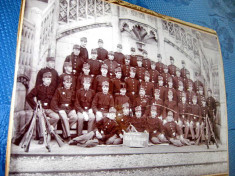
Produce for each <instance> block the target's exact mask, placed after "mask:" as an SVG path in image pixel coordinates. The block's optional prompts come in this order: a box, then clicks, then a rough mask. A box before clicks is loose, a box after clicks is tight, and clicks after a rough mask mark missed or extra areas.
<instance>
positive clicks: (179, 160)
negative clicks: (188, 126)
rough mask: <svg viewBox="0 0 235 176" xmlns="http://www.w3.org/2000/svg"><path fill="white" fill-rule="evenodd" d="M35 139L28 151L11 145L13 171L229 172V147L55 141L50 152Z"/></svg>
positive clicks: (137, 173)
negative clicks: (87, 145)
mask: <svg viewBox="0 0 235 176" xmlns="http://www.w3.org/2000/svg"><path fill="white" fill-rule="evenodd" d="M36 142H37V141H32V145H31V148H30V151H29V153H25V152H24V151H23V149H21V148H20V147H18V146H14V145H13V146H12V149H13V150H12V151H14V152H12V155H11V161H10V162H11V163H10V175H78V176H79V175H96V176H97V175H102V176H103V175H125V176H129V175H207V174H215V173H227V172H228V171H227V170H228V163H227V157H228V155H227V148H226V147H225V146H220V147H219V148H218V149H216V147H215V146H214V145H213V146H210V149H206V146H204V145H201V146H185V147H174V146H171V145H153V146H149V147H147V148H129V147H125V146H103V145H101V146H97V147H94V148H82V147H78V146H68V145H67V144H65V146H63V147H62V148H59V147H58V146H57V144H56V143H55V142H54V141H52V143H51V148H52V151H51V152H50V153H48V152H47V150H46V149H45V148H44V147H43V146H42V145H37V144H36Z"/></svg>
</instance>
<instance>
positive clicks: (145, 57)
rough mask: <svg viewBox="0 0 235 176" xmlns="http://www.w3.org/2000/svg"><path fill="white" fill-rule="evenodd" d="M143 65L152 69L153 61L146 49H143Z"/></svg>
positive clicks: (147, 68)
mask: <svg viewBox="0 0 235 176" xmlns="http://www.w3.org/2000/svg"><path fill="white" fill-rule="evenodd" d="M143 67H144V68H145V69H146V70H150V69H151V61H150V59H149V58H148V52H147V51H146V50H143Z"/></svg>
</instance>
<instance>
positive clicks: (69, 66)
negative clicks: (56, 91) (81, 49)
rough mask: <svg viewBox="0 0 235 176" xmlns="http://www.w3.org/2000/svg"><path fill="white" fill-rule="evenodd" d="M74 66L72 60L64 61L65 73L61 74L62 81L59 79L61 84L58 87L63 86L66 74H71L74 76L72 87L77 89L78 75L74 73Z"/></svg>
mask: <svg viewBox="0 0 235 176" xmlns="http://www.w3.org/2000/svg"><path fill="white" fill-rule="evenodd" d="M72 71H73V68H72V63H71V62H65V63H64V73H62V74H61V75H60V79H59V80H60V81H59V85H58V87H62V86H63V82H64V77H65V76H66V75H69V76H71V77H72V89H73V90H75V88H76V82H77V81H76V77H75V76H74V75H73V72H72Z"/></svg>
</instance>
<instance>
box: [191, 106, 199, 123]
mask: <svg viewBox="0 0 235 176" xmlns="http://www.w3.org/2000/svg"><path fill="white" fill-rule="evenodd" d="M191 114H193V115H195V116H193V115H192V116H191V120H192V121H194V122H198V121H199V119H200V118H201V117H200V116H201V107H200V106H199V105H198V104H192V105H191ZM198 116H199V117H198Z"/></svg>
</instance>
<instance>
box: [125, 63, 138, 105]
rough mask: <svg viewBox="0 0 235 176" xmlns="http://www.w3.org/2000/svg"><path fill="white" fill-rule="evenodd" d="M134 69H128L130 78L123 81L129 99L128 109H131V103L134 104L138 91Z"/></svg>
mask: <svg viewBox="0 0 235 176" xmlns="http://www.w3.org/2000/svg"><path fill="white" fill-rule="evenodd" d="M135 74H136V68H135V67H131V69H130V77H129V78H126V79H125V82H126V89H127V96H128V97H129V98H130V102H131V103H130V107H131V108H133V103H134V102H135V98H136V96H137V93H138V91H139V81H138V80H137V79H135Z"/></svg>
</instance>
